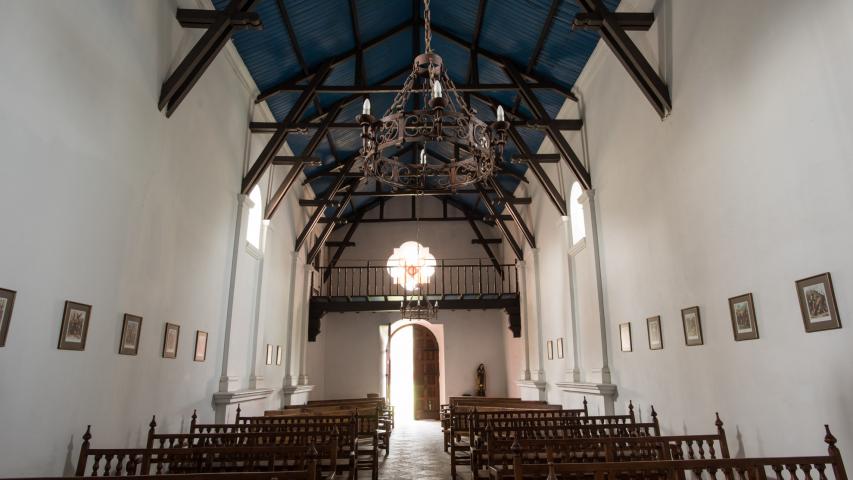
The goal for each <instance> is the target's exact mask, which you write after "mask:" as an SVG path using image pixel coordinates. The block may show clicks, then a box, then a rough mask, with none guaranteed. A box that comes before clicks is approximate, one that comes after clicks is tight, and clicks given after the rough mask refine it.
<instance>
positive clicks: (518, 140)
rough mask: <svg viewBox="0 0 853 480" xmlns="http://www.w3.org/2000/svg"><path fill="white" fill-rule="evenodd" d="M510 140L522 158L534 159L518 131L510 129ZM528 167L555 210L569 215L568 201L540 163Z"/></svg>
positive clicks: (563, 214) (531, 163)
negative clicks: (567, 210)
mask: <svg viewBox="0 0 853 480" xmlns="http://www.w3.org/2000/svg"><path fill="white" fill-rule="evenodd" d="M508 133H509V138H510V140H512V143H514V144H515V146H516V148H517V149H518V151H519V152H521V155H522V156H525V157H533V156H534V155H533V152H531V151H530V147H529V146H528V145H527V142H525V141H524V138H522V136H521V135H519V133H518V130H516V129H515V128H510V129H509V132H508ZM528 167H529V168H530V171H531V172H532V173H533V176H534V177H536V179H537V180H539V184H540V185H542V188H543V189H544V190H545V193H546V194H547V195H548V198H549V199H551V204H552V205H554V208H556V209H557V211H558V212H560V215H562V216H564V217H565V216H566V215H568V213H567V212H566V201H565V200H564V199H563V196H562V195H561V194H560V191H559V190H557V187H555V186H554V183H553V182H551V179H550V177H548V173H547V172H546V171H545V169H544V168H542V166H541V165H539V162H530V163H528Z"/></svg>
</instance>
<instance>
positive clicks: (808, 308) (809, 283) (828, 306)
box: [797, 272, 841, 332]
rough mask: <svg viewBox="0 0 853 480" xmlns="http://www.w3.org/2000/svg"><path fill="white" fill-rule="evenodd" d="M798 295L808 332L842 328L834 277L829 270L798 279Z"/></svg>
mask: <svg viewBox="0 0 853 480" xmlns="http://www.w3.org/2000/svg"><path fill="white" fill-rule="evenodd" d="M797 296H798V297H799V298H800V310H801V312H802V314H803V324H804V325H805V327H806V332H819V331H821V330H832V329H835V328H841V319H840V318H839V317H838V306H837V305H836V303H835V290H834V289H833V288H832V277H830V276H829V273H828V272H827V273H822V274H820V275H815V276H814V277H809V278H804V279H802V280H798V281H797Z"/></svg>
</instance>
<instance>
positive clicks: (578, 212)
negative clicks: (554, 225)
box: [569, 182, 586, 245]
mask: <svg viewBox="0 0 853 480" xmlns="http://www.w3.org/2000/svg"><path fill="white" fill-rule="evenodd" d="M582 194H583V189H582V188H581V185H580V184H579V183H578V182H575V183H574V184H572V191H571V192H570V193H569V207H570V208H571V210H570V213H571V216H572V245H574V244H576V243H578V242H579V241H581V239H582V238H585V237H586V223H585V219H584V216H583V213H584V212H583V205H581V203H580V202H579V201H578V200H579V199H580V198H581V195H582Z"/></svg>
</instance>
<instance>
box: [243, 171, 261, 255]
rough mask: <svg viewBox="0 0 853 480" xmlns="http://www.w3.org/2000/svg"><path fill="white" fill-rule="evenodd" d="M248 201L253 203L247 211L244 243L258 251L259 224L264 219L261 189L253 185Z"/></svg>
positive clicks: (259, 245)
mask: <svg viewBox="0 0 853 480" xmlns="http://www.w3.org/2000/svg"><path fill="white" fill-rule="evenodd" d="M249 200H251V201H252V203H254V205H253V206H252V209H251V210H249V226H248V228H246V241H247V242H249V244H250V245H252V246H253V247H255V248H257V249H259V250H260V248H261V224H262V223H263V222H262V221H263V218H264V205H263V200H262V199H261V188H260V187H258V186H257V185H255V188H253V189H252V193H250V194H249Z"/></svg>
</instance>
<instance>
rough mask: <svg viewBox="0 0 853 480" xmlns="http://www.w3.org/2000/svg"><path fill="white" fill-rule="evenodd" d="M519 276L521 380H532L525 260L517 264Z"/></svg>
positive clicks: (517, 261) (518, 261)
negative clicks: (521, 352) (522, 360)
mask: <svg viewBox="0 0 853 480" xmlns="http://www.w3.org/2000/svg"><path fill="white" fill-rule="evenodd" d="M515 265H516V270H517V275H518V303H519V304H520V310H521V345H522V350H523V352H524V355H523V358H524V368H522V370H521V380H527V381H529V380H530V328H529V326H528V325H527V317H528V314H527V270H526V269H525V264H524V260H516V262H515Z"/></svg>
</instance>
